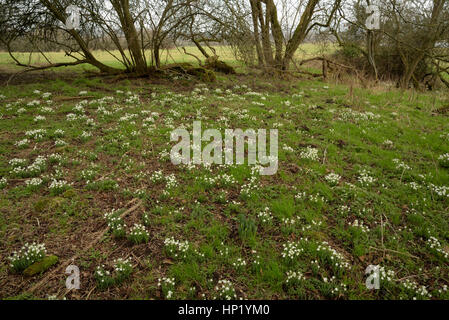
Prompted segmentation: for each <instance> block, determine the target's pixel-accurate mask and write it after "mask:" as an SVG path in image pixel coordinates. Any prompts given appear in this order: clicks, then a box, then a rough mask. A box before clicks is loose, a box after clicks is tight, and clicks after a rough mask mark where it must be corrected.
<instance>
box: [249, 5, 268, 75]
mask: <svg viewBox="0 0 449 320" xmlns="http://www.w3.org/2000/svg"><path fill="white" fill-rule="evenodd" d="M256 2H257V0H250V3H251V16H252V19H253V25H254V43H255V46H256V54H257V61H258V63H259V67H263V66H264V65H265V63H264V60H263V54H262V47H261V45H260V34H259V20H258V17H259V13H258V7H257V3H256Z"/></svg>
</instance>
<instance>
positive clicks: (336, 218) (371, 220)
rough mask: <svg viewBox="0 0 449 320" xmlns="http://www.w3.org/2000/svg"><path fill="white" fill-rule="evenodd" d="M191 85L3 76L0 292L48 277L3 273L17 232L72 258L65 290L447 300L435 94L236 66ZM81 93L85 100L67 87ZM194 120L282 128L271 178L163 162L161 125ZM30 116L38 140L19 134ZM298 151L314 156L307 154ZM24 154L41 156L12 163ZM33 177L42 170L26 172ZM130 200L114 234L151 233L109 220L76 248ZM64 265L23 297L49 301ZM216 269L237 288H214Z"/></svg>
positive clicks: (447, 175) (447, 134) (443, 127)
mask: <svg viewBox="0 0 449 320" xmlns="http://www.w3.org/2000/svg"><path fill="white" fill-rule="evenodd" d="M192 81H193V80H186V79H180V78H178V79H172V80H171V84H157V85H156V84H153V83H148V82H144V81H140V80H136V81H122V82H118V83H117V82H115V83H105V82H103V81H102V80H101V79H85V78H74V79H73V80H72V81H68V82H64V81H48V82H44V83H33V84H24V85H15V86H9V87H2V88H0V94H2V95H4V96H5V98H4V99H3V100H2V101H0V114H1V118H0V123H1V126H0V127H1V130H0V137H1V138H0V178H2V177H3V178H5V179H6V183H4V184H2V185H0V187H1V188H2V189H1V190H0V204H1V209H0V212H1V215H0V238H1V241H2V246H1V247H0V255H1V257H2V259H1V266H0V275H1V279H2V282H1V283H2V286H1V289H0V297H1V298H12V297H20V296H24V297H28V296H29V295H27V291H28V290H29V289H30V287H31V286H32V285H33V284H34V283H35V282H37V281H39V279H40V278H41V277H43V276H45V274H44V275H42V276H38V277H36V278H32V279H30V280H29V281H27V282H26V283H22V277H21V275H18V274H17V273H14V272H12V271H11V270H10V268H9V262H8V260H7V258H6V257H8V256H9V255H10V254H11V253H12V252H13V251H14V250H16V251H18V250H19V249H20V247H21V246H22V245H23V244H24V243H26V242H30V243H31V242H37V243H45V244H46V248H47V251H48V254H55V255H57V256H59V258H60V261H62V262H64V261H66V260H68V259H70V258H71V257H73V256H74V255H75V254H78V253H79V254H80V258H79V259H78V260H76V261H74V264H76V265H78V266H79V267H80V270H81V273H82V275H83V276H82V278H81V289H80V290H79V291H78V292H77V293H76V296H72V293H68V294H67V297H68V298H73V299H75V298H78V299H85V298H87V297H89V299H119V298H128V299H185V298H193V299H203V298H206V299H212V298H214V297H225V296H226V295H231V296H233V295H234V294H235V296H236V297H237V298H247V299H272V298H277V299H298V298H299V299H401V298H402V299H412V298H418V299H429V298H430V295H431V296H432V298H437V299H447V298H449V293H448V292H447V291H444V286H445V285H448V284H449V278H448V274H449V272H448V271H449V269H448V258H447V255H448V253H449V248H448V243H449V232H448V230H449V225H448V224H449V222H448V221H449V219H448V204H449V198H448V195H449V190H448V189H447V188H448V187H449V171H448V168H447V167H445V166H444V163H440V161H439V160H438V158H439V156H440V155H442V154H446V153H448V152H449V144H448V140H449V126H448V121H447V115H444V114H438V113H435V110H436V109H438V108H440V107H442V106H445V105H447V104H448V99H447V96H444V95H443V94H442V93H438V92H436V93H432V94H430V93H429V94H416V93H415V94H412V93H411V92H408V91H404V92H403V91H395V90H391V91H387V90H377V91H374V90H364V89H354V91H355V92H354V94H353V95H350V94H349V89H348V88H347V87H346V86H343V85H331V84H323V83H322V82H312V81H294V82H285V81H280V80H279V81H277V82H273V81H272V80H270V79H264V78H258V79H255V78H251V77H244V76H233V77H227V78H223V77H220V78H219V81H218V82H217V83H215V84H210V85H203V84H199V83H196V84H195V86H193V84H192ZM236 84H238V85H239V86H237V87H236V86H235V85H236ZM243 85H244V86H243ZM193 89H196V91H193ZM217 89H219V90H217ZM35 90H40V91H41V93H34V91H35ZM116 90H121V91H123V92H116ZM80 91H87V94H86V97H87V98H86V100H87V102H82V101H83V98H82V97H81V98H80V99H75V98H77V97H78V93H79V92H80ZM128 91H130V92H131V94H127V92H128ZM43 92H51V93H52V95H51V97H50V98H49V99H44V98H43V97H42V93H43ZM194 92H196V93H194ZM248 92H258V93H260V94H258V95H256V94H248ZM108 97H109V98H108ZM67 98H69V99H67ZM34 100H36V101H39V104H38V103H35V104H34V105H31V104H30V102H31V101H34ZM38 115H40V116H44V117H45V119H40V120H39V118H36V116H38ZM194 120H201V121H202V127H203V130H205V129H207V128H219V129H222V130H224V129H225V128H242V129H247V128H254V129H258V128H265V129H272V128H278V129H279V159H280V163H279V170H278V172H277V174H276V175H274V176H263V177H262V176H256V177H255V180H254V181H255V185H254V188H250V189H247V188H246V187H244V185H245V184H247V183H248V182H249V180H250V179H251V177H252V173H251V167H249V166H247V165H241V166H237V165H233V166H226V167H218V166H212V167H211V168H204V167H200V166H196V167H186V166H173V165H172V164H171V162H170V161H169V157H167V155H166V152H169V151H170V149H171V147H172V146H173V145H174V143H172V142H170V139H169V133H170V132H171V130H172V129H173V128H176V127H178V126H180V125H184V126H185V127H187V128H188V129H191V128H192V123H193V121H194ZM38 129H42V130H44V131H43V132H42V133H41V135H40V136H39V135H38V134H37V133H36V132H35V134H34V135H33V134H32V133H31V132H30V131H31V130H38ZM58 129H59V130H63V132H59V131H57V130H58ZM27 132H28V134H27ZM83 133H84V135H83ZM24 139H28V141H27V142H26V143H23V144H22V146H17V145H16V143H17V142H18V141H22V140H24ZM58 140H62V141H63V142H65V143H61V142H60V143H58V144H56V141H58ZM307 147H311V148H314V149H316V150H317V154H316V157H313V154H312V155H311V156H309V158H307V157H306V155H307V154H308V155H310V154H311V153H310V152H309V153H307V152H306V151H307ZM312 153H313V152H312ZM55 154H57V155H55ZM38 156H43V157H45V161H44V163H43V164H41V165H39V166H37V167H36V166H35V167H32V168H31V169H33V170H31V169H25V170H16V171H14V167H21V166H24V167H27V166H29V165H31V164H32V163H35V159H36V158H37V157H38ZM14 158H18V159H25V160H24V161H25V163H26V164H22V165H17V164H16V165H14V163H11V160H12V159H14ZM394 159H397V160H394ZM158 171H160V173H157V172H158ZM363 172H365V173H363ZM330 173H336V174H338V175H339V176H340V177H339V179H338V181H334V182H333V181H332V179H331V178H332V177H331V176H328V175H329V174H330ZM225 174H226V176H224V175H225ZM223 177H228V178H229V177H231V178H232V179H233V180H235V182H232V183H229V182H226V181H227V179H226V178H223ZM32 178H39V179H41V182H40V183H39V184H38V185H35V186H30V185H27V181H29V179H32ZM53 180H56V181H59V182H61V181H64V182H66V184H61V185H59V186H55V185H54V184H53V186H52V181H53ZM439 188H440V190H438V189H439ZM444 188H446V189H444ZM242 189H244V190H249V191H248V192H242ZM438 192H440V193H444V192H445V194H443V195H441V194H440V195H438ZM133 199H138V200H140V201H142V204H141V205H140V206H139V207H137V208H136V209H135V210H133V211H132V212H130V213H129V214H127V215H126V216H125V217H124V218H123V223H124V224H125V225H126V227H125V232H126V235H128V234H129V231H130V229H131V227H132V226H133V225H134V224H136V223H137V224H143V225H145V228H146V231H147V232H148V235H149V239H148V242H146V240H147V239H146V238H145V239H143V240H140V239H138V241H137V240H135V239H131V240H132V241H130V240H129V239H127V237H125V236H123V234H122V236H121V237H114V235H113V232H112V230H110V231H109V232H108V233H107V234H106V236H105V237H103V238H102V239H101V241H99V242H98V243H97V244H96V245H95V246H94V251H92V250H86V249H85V248H86V246H87V244H88V243H90V242H91V241H93V240H94V239H95V237H96V236H97V235H98V232H99V231H101V230H103V229H105V228H107V220H106V219H105V217H104V214H106V213H109V212H111V211H112V210H119V211H118V213H117V214H118V215H120V214H122V213H123V212H125V211H126V210H127V209H129V208H130V207H132V206H133V205H134V204H135V203H136V201H137V200H133ZM132 200H133V202H132V203H130V201H132ZM434 239H437V240H434ZM445 255H446V256H445ZM117 258H123V259H125V258H130V259H131V263H132V266H133V268H132V269H131V268H129V269H128V270H127V272H126V277H122V278H120V281H118V280H114V279H115V278H113V277H112V278H110V279H109V278H107V280H105V284H104V286H103V285H101V283H99V282H98V281H101V278H99V277H98V276H97V277H96V275H95V271H96V270H97V267H99V266H101V265H105V267H101V268H103V269H102V270H112V269H111V268H113V265H114V260H115V259H117ZM371 264H372V265H376V264H379V265H380V266H381V267H384V268H385V270H391V271H392V272H394V275H392V276H391V279H390V280H387V279H383V280H382V282H381V288H380V290H373V291H371V290H367V289H366V287H365V279H366V275H365V269H366V267H367V266H368V265H371ZM131 270H132V271H131ZM293 272H296V273H293ZM65 277H66V275H65V274H64V273H63V272H61V274H59V275H58V276H57V277H56V278H55V279H52V280H51V281H49V282H47V283H45V284H44V286H43V287H42V288H41V289H40V290H39V291H38V292H35V293H34V295H35V296H36V297H37V298H46V297H47V296H54V295H58V294H59V295H58V298H62V295H61V294H63V293H62V292H65V287H64V283H65ZM172 278H173V279H174V280H173V281H174V284H173V283H172V282H171V280H167V279H172ZM99 279H100V280H99ZM158 279H161V280H160V281H159V280H158ZM219 280H227V281H230V283H231V284H232V288H233V291H232V290H231V291H229V292H228V291H226V290H224V291H223V290H220V289H219V290H216V287H217V285H219V282H218V281H219ZM18 283H22V285H21V286H18V285H17V284H18ZM159 284H160V285H159ZM105 287H108V290H103V289H104V288H105ZM422 287H425V290H426V291H424V290H423V289H422ZM169 292H171V293H169ZM427 292H428V293H427Z"/></svg>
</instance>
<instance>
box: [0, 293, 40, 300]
mask: <svg viewBox="0 0 449 320" xmlns="http://www.w3.org/2000/svg"><path fill="white" fill-rule="evenodd" d="M5 300H36V297H35V296H33V294H31V293H29V292H24V293H21V294H19V295H17V296H12V297H7V298H5Z"/></svg>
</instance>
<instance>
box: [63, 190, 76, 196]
mask: <svg viewBox="0 0 449 320" xmlns="http://www.w3.org/2000/svg"><path fill="white" fill-rule="evenodd" d="M62 196H63V197H64V198H73V197H75V196H76V191H75V190H74V189H69V190H67V191H66V192H64V193H63V194H62Z"/></svg>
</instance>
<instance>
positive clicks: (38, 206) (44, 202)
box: [33, 197, 66, 213]
mask: <svg viewBox="0 0 449 320" xmlns="http://www.w3.org/2000/svg"><path fill="white" fill-rule="evenodd" d="M65 201H66V200H65V199H64V198H61V197H54V198H42V199H40V200H38V201H37V202H35V203H34V205H33V207H34V210H35V211H36V212H39V213H40V212H44V211H46V210H51V209H55V208H58V207H60V206H61V205H62V204H63V203H64V202H65Z"/></svg>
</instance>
